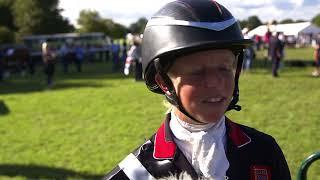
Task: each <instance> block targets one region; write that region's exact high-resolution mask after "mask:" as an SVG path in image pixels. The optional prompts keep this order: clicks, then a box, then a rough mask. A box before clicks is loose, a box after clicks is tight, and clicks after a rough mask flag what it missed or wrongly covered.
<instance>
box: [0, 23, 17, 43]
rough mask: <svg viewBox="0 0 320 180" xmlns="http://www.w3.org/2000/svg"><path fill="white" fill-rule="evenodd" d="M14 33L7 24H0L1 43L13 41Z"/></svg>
mask: <svg viewBox="0 0 320 180" xmlns="http://www.w3.org/2000/svg"><path fill="white" fill-rule="evenodd" d="M13 41H14V33H13V32H12V31H11V30H10V29H9V28H8V27H6V26H0V44H5V43H13Z"/></svg>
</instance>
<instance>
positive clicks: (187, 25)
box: [142, 0, 252, 119]
mask: <svg viewBox="0 0 320 180" xmlns="http://www.w3.org/2000/svg"><path fill="white" fill-rule="evenodd" d="M250 44H252V41H251V40H249V39H244V38H243V35H242V32H241V30H240V26H239V24H238V22H237V20H236V19H235V18H234V17H233V16H232V14H231V13H230V12H229V11H228V10H227V9H226V8H225V7H223V6H222V5H220V4H219V3H217V2H216V1H214V0H177V1H174V2H171V3H168V4H167V5H165V6H164V7H163V8H162V9H160V10H159V11H158V12H157V13H156V14H155V15H154V16H153V17H152V18H151V19H150V20H149V21H148V23H147V25H146V28H145V30H144V34H143V42H142V66H143V70H144V79H145V82H146V85H147V87H148V89H149V90H151V91H152V92H155V93H160V94H164V92H163V91H162V90H161V88H160V87H159V86H158V85H157V83H156V81H155V75H156V74H157V73H159V74H160V75H161V77H162V78H163V79H164V80H165V82H166V84H167V85H168V86H169V91H170V92H171V94H172V95H171V96H168V95H167V94H166V97H167V99H168V100H169V102H170V103H171V104H173V105H175V106H177V107H178V108H179V109H180V110H181V111H182V112H183V113H185V114H186V115H187V116H189V117H191V116H190V115H189V114H188V113H187V112H186V111H185V110H184V108H183V107H182V105H181V103H180V100H179V97H177V95H176V92H175V90H174V87H173V85H172V82H171V81H170V79H169V77H168V76H167V71H168V69H169V67H170V65H171V64H172V63H173V61H174V60H175V59H176V58H177V57H179V56H182V55H186V54H188V53H192V52H195V51H201V50H208V49H231V50H232V51H234V52H238V53H239V55H238V64H237V71H236V75H235V90H234V93H233V99H232V102H231V103H230V105H229V108H228V110H230V109H236V110H240V106H238V105H236V103H237V102H238V96H239V88H238V78H239V75H240V71H241V67H242V60H243V50H244V49H245V48H246V47H247V46H249V45H250ZM191 118H192V117H191ZM192 119H194V118H192Z"/></svg>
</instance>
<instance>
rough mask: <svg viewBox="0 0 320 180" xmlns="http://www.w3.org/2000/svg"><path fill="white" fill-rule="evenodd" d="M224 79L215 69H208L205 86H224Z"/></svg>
mask: <svg viewBox="0 0 320 180" xmlns="http://www.w3.org/2000/svg"><path fill="white" fill-rule="evenodd" d="M222 83H223V80H222V77H221V74H220V73H218V72H217V71H214V70H208V71H206V73H205V76H204V86H205V87H218V86H222Z"/></svg>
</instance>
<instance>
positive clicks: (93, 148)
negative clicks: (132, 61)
mask: <svg viewBox="0 0 320 180" xmlns="http://www.w3.org/2000/svg"><path fill="white" fill-rule="evenodd" d="M311 71H312V68H311V67H306V68H290V67H287V66H285V68H284V69H282V70H281V72H280V78H278V79H274V78H272V77H271V73H270V71H269V70H265V69H263V68H260V69H253V70H251V71H250V72H246V73H244V74H243V76H242V77H241V79H240V90H241V92H240V94H241V96H240V104H241V105H242V108H243V110H242V111H240V112H229V113H228V116H229V117H230V118H232V119H234V120H235V121H236V122H239V123H243V124H246V125H249V126H252V127H254V128H256V129H259V130H261V131H263V132H266V133H269V134H271V135H273V137H275V139H276V140H277V142H278V143H279V144H280V146H281V147H282V149H283V151H284V154H285V156H286V158H287V160H288V163H289V166H290V169H291V173H292V177H293V178H295V176H296V173H297V169H298V167H299V166H300V164H301V162H302V160H303V159H304V158H306V157H307V156H308V155H310V154H311V153H313V152H316V151H320V149H319V148H320V143H319V142H320V131H319V126H318V125H319V123H320V111H319V103H318V100H319V99H320V91H319V82H320V78H313V77H311V76H310V73H311ZM59 72H60V70H59ZM55 80H56V81H55V86H54V87H53V88H52V89H48V88H46V86H45V83H44V80H43V75H42V74H41V71H40V70H39V71H38V72H37V74H35V76H34V77H30V76H27V77H24V78H22V77H19V76H17V75H15V76H13V77H11V78H10V79H8V80H7V82H5V83H2V84H0V100H1V101H2V102H1V104H0V124H1V126H0V179H7V178H8V177H11V178H14V179H36V178H41V179H54V178H60V179H63V178H70V179H74V178H75V179H97V178H99V177H101V176H102V175H103V174H105V173H106V172H107V171H109V170H111V168H112V167H114V166H115V165H116V164H117V163H118V162H119V161H120V160H121V159H122V158H124V157H125V155H126V154H128V153H129V152H130V151H132V150H133V149H134V148H135V147H137V146H138V145H139V144H141V143H143V142H144V141H145V139H147V138H149V137H150V136H151V135H152V134H153V133H154V132H155V131H156V129H157V128H158V127H159V125H160V123H161V121H162V119H163V118H164V113H165V110H166V109H165V107H164V106H163V105H162V101H163V98H162V97H161V96H159V95H156V94H152V93H150V92H148V90H147V89H146V87H145V85H144V83H142V82H138V83H137V82H134V80H133V79H132V78H131V77H123V76H122V75H121V74H110V69H109V68H108V67H107V65H106V64H104V63H98V64H95V65H87V67H86V68H84V72H83V73H82V74H78V73H75V72H72V73H70V74H68V75H63V74H61V73H58V74H57V76H56V79H55ZM257 153H259V152H257ZM319 169H320V163H319V162H317V163H315V164H314V165H312V166H311V168H310V169H309V173H308V177H309V178H311V179H319V178H320V171H319Z"/></svg>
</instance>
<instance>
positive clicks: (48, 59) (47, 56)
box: [42, 42, 56, 87]
mask: <svg viewBox="0 0 320 180" xmlns="http://www.w3.org/2000/svg"><path fill="white" fill-rule="evenodd" d="M55 58H56V55H55V53H54V51H53V49H52V47H51V46H50V45H49V44H48V43H47V42H44V43H42V60H43V63H44V72H45V74H46V76H47V85H48V86H49V87H52V86H53V75H54V71H55V63H56V62H55V61H56V59H55Z"/></svg>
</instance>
